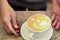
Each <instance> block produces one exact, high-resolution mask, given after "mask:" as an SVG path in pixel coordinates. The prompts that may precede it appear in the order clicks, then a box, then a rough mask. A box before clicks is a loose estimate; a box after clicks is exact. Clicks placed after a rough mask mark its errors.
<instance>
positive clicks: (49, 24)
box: [26, 14, 51, 40]
mask: <svg viewBox="0 0 60 40" xmlns="http://www.w3.org/2000/svg"><path fill="white" fill-rule="evenodd" d="M36 15H39V16H40V15H43V16H44V17H46V18H47V19H48V22H49V23H48V27H47V28H46V29H43V30H38V31H37V30H33V29H31V28H30V27H29V25H28V23H27V21H26V25H27V28H28V30H29V31H31V33H30V38H33V39H34V37H33V36H34V35H35V34H36V33H42V32H44V31H46V30H48V29H49V28H50V27H51V20H50V18H49V17H48V16H47V15H45V14H35V15H32V16H31V17H33V16H36ZM27 20H29V18H28V19H27ZM43 23H44V22H43ZM43 25H44V24H43ZM33 39H32V40H33Z"/></svg>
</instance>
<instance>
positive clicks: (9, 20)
mask: <svg viewBox="0 0 60 40" xmlns="http://www.w3.org/2000/svg"><path fill="white" fill-rule="evenodd" d="M15 18H16V14H15V12H14V10H13V9H12V8H11V7H10V5H6V6H5V5H3V6H2V7H1V20H2V22H3V24H4V28H5V29H6V31H7V32H8V33H13V34H14V35H15V36H18V34H17V32H19V29H18V28H19V27H18V25H17V22H16V19H15ZM16 29H17V30H16Z"/></svg>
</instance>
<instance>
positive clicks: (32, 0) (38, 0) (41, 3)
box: [8, 0, 47, 9]
mask: <svg viewBox="0 0 60 40" xmlns="http://www.w3.org/2000/svg"><path fill="white" fill-rule="evenodd" d="M8 1H9V2H10V3H11V4H12V5H16V6H22V7H25V8H29V9H41V8H45V7H47V0H8Z"/></svg>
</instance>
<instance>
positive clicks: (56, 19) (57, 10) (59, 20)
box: [51, 0, 60, 30]
mask: <svg viewBox="0 0 60 40" xmlns="http://www.w3.org/2000/svg"><path fill="white" fill-rule="evenodd" d="M51 20H52V26H53V27H54V28H55V29H56V30H57V29H59V28H60V5H59V3H58V0H53V4H52V16H51Z"/></svg>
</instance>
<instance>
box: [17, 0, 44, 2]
mask: <svg viewBox="0 0 60 40" xmlns="http://www.w3.org/2000/svg"><path fill="white" fill-rule="evenodd" d="M16 1H23V2H43V1H45V0H16Z"/></svg>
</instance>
